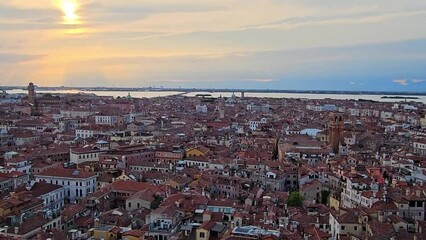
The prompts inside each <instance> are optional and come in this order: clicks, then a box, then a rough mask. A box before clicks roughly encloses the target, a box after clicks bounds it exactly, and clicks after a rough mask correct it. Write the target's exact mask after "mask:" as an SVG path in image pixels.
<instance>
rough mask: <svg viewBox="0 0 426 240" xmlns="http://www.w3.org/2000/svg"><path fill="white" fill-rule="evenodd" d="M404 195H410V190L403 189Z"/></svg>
mask: <svg viewBox="0 0 426 240" xmlns="http://www.w3.org/2000/svg"><path fill="white" fill-rule="evenodd" d="M405 195H406V196H408V195H410V189H409V188H407V189H405Z"/></svg>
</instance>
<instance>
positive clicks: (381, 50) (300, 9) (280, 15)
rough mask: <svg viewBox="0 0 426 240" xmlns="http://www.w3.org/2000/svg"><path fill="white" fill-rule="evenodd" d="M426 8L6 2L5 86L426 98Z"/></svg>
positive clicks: (370, 1)
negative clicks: (330, 92) (361, 92)
mask: <svg viewBox="0 0 426 240" xmlns="http://www.w3.org/2000/svg"><path fill="white" fill-rule="evenodd" d="M425 23H426V1H424V0H404V1H401V0H377V1H375V0H356V1H342V0H321V1H318V0H258V1H255V0H215V1H211V0H131V1H117V0H34V1H28V0H0V85H2V86H7V85H14V86H16V85H26V84H28V82H34V83H35V84H36V85H38V86H70V87H149V86H152V87H154V86H155V87H160V86H164V87H196V88H243V89H244V88H245V89H283V90H367V91H368V90H371V91H376V90H383V91H420V92H426V28H425V26H424V24H425Z"/></svg>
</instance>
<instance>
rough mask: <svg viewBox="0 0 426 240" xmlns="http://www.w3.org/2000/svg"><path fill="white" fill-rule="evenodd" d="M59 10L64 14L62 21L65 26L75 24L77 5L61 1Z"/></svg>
mask: <svg viewBox="0 0 426 240" xmlns="http://www.w3.org/2000/svg"><path fill="white" fill-rule="evenodd" d="M61 9H62V12H63V14H64V16H63V21H64V23H65V24H70V25H72V24H76V23H77V20H78V15H77V13H76V11H77V3H76V1H74V0H62V3H61Z"/></svg>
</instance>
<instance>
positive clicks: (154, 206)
mask: <svg viewBox="0 0 426 240" xmlns="http://www.w3.org/2000/svg"><path fill="white" fill-rule="evenodd" d="M152 197H154V200H153V201H152V202H151V209H157V208H158V207H159V206H160V204H161V202H163V197H161V196H158V195H156V194H154V195H152Z"/></svg>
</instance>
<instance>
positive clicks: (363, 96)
mask: <svg viewBox="0 0 426 240" xmlns="http://www.w3.org/2000/svg"><path fill="white" fill-rule="evenodd" d="M6 92H8V93H9V94H26V93H27V91H25V90H21V89H14V90H9V91H6ZM79 92H83V93H86V94H95V95H97V96H113V97H125V96H127V95H128V94H129V93H130V95H131V96H132V97H136V98H153V97H165V96H171V95H177V94H182V95H184V96H188V97H194V96H196V95H197V94H210V95H211V96H212V97H220V96H222V97H231V96H232V92H190V93H183V92H175V91H134V92H125V91H80V90H58V91H37V93H57V94H76V93H79ZM244 94H245V97H258V98H262V97H267V98H306V99H325V98H330V99H356V100H358V99H365V100H374V101H379V102H401V101H404V99H392V98H381V97H383V96H390V95H369V94H351V95H347V94H309V93H264V92H262V93H260V92H259V93H256V92H245V93H244ZM235 95H236V96H237V97H240V96H241V92H235ZM392 96H393V95H392ZM397 96H403V97H417V98H418V99H407V101H408V102H409V101H415V102H423V103H425V104H426V97H425V96H410V95H397Z"/></svg>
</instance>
